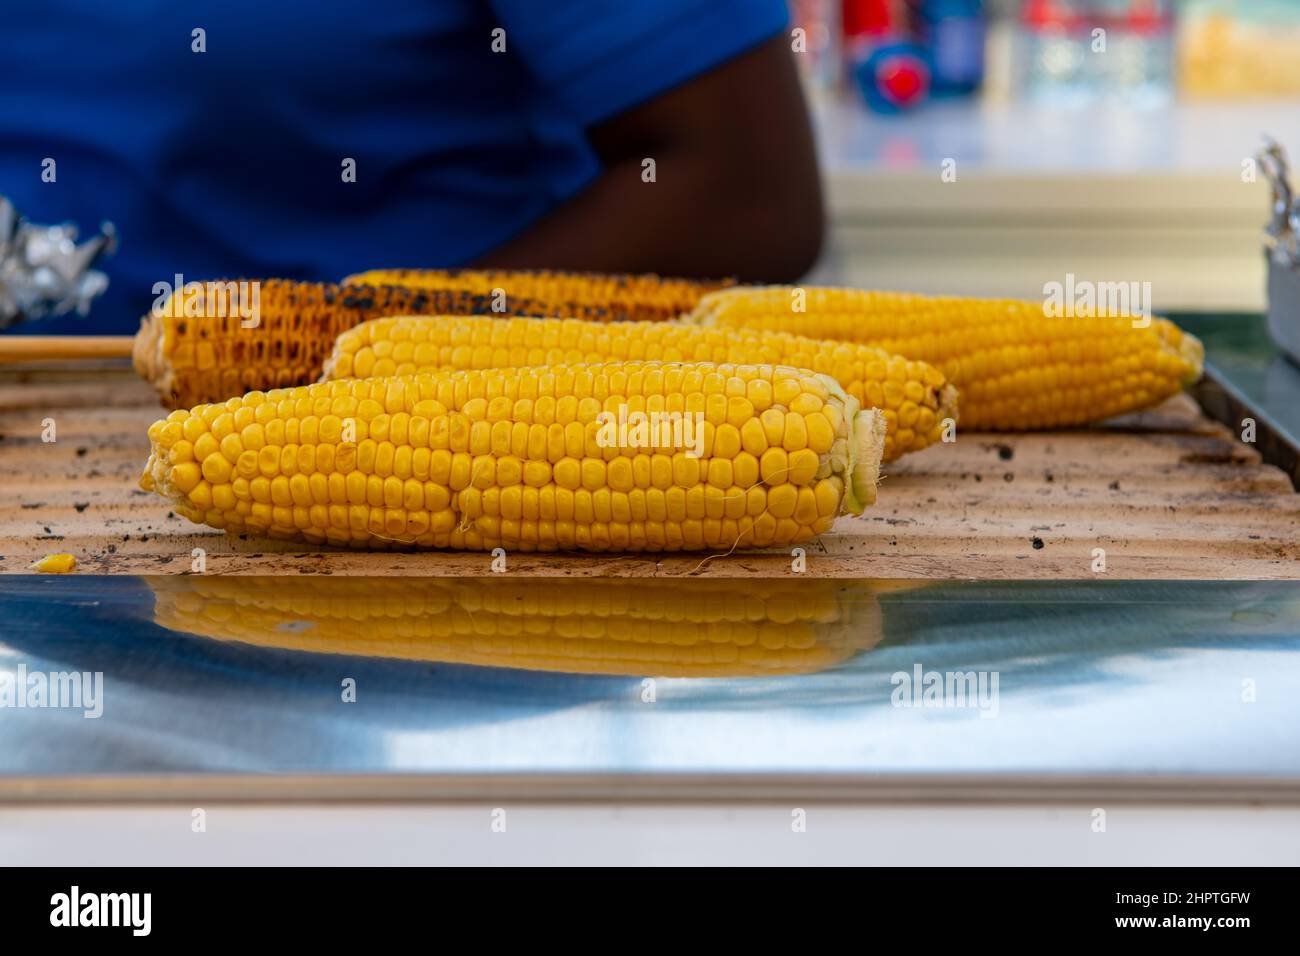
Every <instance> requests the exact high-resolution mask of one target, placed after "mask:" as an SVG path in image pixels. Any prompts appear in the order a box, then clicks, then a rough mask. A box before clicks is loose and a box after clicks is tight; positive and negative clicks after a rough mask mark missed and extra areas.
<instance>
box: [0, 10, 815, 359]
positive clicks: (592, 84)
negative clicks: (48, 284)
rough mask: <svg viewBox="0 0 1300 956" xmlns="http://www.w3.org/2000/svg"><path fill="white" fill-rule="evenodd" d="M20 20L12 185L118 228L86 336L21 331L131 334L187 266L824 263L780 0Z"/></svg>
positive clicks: (98, 14) (238, 270)
mask: <svg viewBox="0 0 1300 956" xmlns="http://www.w3.org/2000/svg"><path fill="white" fill-rule="evenodd" d="M4 20H5V23H4V27H3V29H0V62H3V63H4V64H5V66H4V69H3V70H2V71H0V194H3V195H7V196H8V197H9V198H10V199H11V200H12V201H13V203H14V205H15V206H16V207H17V209H18V210H19V211H20V212H21V213H22V214H23V215H25V216H26V217H27V218H29V219H30V220H32V221H34V222H38V223H45V224H48V223H54V222H59V221H63V220H70V221H73V222H76V223H78V224H79V225H80V226H81V227H82V231H83V235H84V234H86V233H88V232H91V231H93V230H94V229H95V228H96V227H97V226H98V224H99V223H100V222H101V221H102V220H110V221H112V222H113V223H114V224H115V225H116V227H117V231H118V234H119V236H120V247H119V250H118V252H117V254H116V255H115V256H114V257H113V258H110V259H108V260H106V261H105V262H104V263H103V264H102V265H101V266H100V268H102V269H104V270H105V271H107V272H108V274H109V276H110V287H109V290H108V292H107V293H106V294H105V296H104V297H103V299H102V300H99V301H97V302H96V303H95V305H94V308H93V310H92V313H91V316H90V317H89V318H88V319H81V318H78V317H75V316H63V317H61V318H57V319H48V320H44V321H39V322H29V323H26V325H25V326H24V327H23V330H24V331H28V332H33V333H50V332H63V331H76V332H92V331H130V330H132V329H133V328H134V326H135V323H136V321H137V319H138V317H139V316H140V315H141V314H143V312H144V311H146V310H147V308H148V307H149V304H150V303H151V302H152V300H153V293H152V291H151V290H152V287H153V285H154V284H155V283H157V282H171V281H172V280H173V277H174V276H175V275H176V274H178V273H179V274H182V275H183V276H184V277H185V279H186V281H191V280H196V279H197V280H202V279H206V278H216V277H236V276H243V277H259V276H285V277H290V278H299V279H314V280H324V281H338V280H339V279H340V278H342V277H343V276H345V275H347V274H349V273H353V272H358V271H361V270H363V269H367V268H378V267H449V266H459V265H481V266H497V267H508V268H532V267H547V268H558V269H579V270H585V269H591V270H602V271H634V272H636V271H653V272H659V273H662V274H671V275H689V276H726V275H735V276H739V277H740V278H742V279H754V280H769V281H783V280H792V279H795V278H797V277H798V276H799V275H800V274H802V273H803V272H804V271H806V270H807V269H808V268H809V267H810V266H811V264H812V263H813V261H814V260H815V258H816V256H817V253H818V250H819V248H820V243H821V236H822V226H823V214H822V198H821V191H820V185H819V182H818V175H817V165H816V158H815V154H814V148H813V144H812V137H811V134H810V130H809V123H808V116H807V112H806V108H805V104H804V101H803V96H802V91H801V89H800V86H799V83H798V79H797V76H796V71H795V67H794V63H793V54H792V52H791V43H790V35H789V32H788V30H787V29H786V24H787V10H786V6H785V3H784V0H545V2H543V0H370V2H367V3H365V4H364V5H354V4H342V3H329V2H326V3H320V2H313V3H307V2H305V0H278V2H273V3H267V2H264V0H262V2H254V0H220V2H215V0H212V2H208V0H204V2H194V3H185V4H176V3H172V2H167V0H117V2H114V3H103V2H101V0H14V2H12V3H9V4H6V9H5V16H4ZM50 160H53V161H54V165H53V166H52V167H51V166H50V163H49V161H50ZM646 160H653V161H654V164H653V181H647V179H650V178H651V176H650V172H649V166H648V164H647V163H646V162H645V161H646ZM349 165H351V170H352V172H351V173H349ZM50 168H52V169H53V171H54V176H53V181H47V179H49V178H50V177H49V176H48V175H43V173H44V172H45V171H46V170H47V169H50Z"/></svg>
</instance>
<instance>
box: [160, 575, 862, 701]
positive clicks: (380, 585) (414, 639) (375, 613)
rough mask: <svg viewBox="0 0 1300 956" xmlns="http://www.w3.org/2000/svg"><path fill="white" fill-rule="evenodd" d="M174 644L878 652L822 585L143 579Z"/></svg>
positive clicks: (480, 662)
mask: <svg viewBox="0 0 1300 956" xmlns="http://www.w3.org/2000/svg"><path fill="white" fill-rule="evenodd" d="M149 583H150V586H151V587H152V588H153V590H154V616H155V620H156V621H157V623H158V624H160V625H162V626H163V627H166V628H170V629H172V630H175V631H182V632H185V633H188V634H196V635H200V636H203V637H209V638H216V639H217V640H223V641H239V642H242V643H246V644H256V645H260V646H263V647H276V648H284V649H290V650H296V651H307V652H313V653H321V654H351V655H356V656H365V657H386V658H398V659H403V660H418V661H437V662H442V663H454V664H472V665H477V666H481V667H509V668H516V669H522V670H533V671H557V672H564V673H574V674H619V675H632V676H638V677H651V676H653V677H768V676H779V675H783V674H800V673H811V672H814V671H819V670H823V669H825V668H827V667H830V666H832V665H834V664H836V663H839V662H840V661H842V660H845V659H847V658H848V657H850V656H852V655H853V654H854V653H856V652H857V651H860V650H864V649H866V648H869V647H871V646H873V645H874V644H875V643H876V642H877V641H878V640H879V639H880V611H879V607H878V605H877V604H876V603H875V600H874V597H873V595H872V593H871V591H870V590H868V589H867V588H865V587H862V586H861V585H855V584H846V583H845V582H841V581H835V580H828V579H820V580H819V579H808V580H799V581H787V580H768V579H742V580H724V579H710V578H702V579H698V580H693V581H691V582H690V587H684V586H683V584H682V582H679V581H668V580H635V581H625V580H615V579H581V578H578V579H575V578H558V579H546V578H532V579H510V578H504V579H503V578H500V577H496V578H491V579H483V578H456V579H438V578H433V579H430V578H411V579H394V578H346V577H344V578H339V577H335V578H331V579H329V580H328V581H322V580H315V579H303V578H295V577H288V576H282V577H266V578H257V577H220V576H215V575H214V576H211V577H205V576H185V577H171V578H150V579H149Z"/></svg>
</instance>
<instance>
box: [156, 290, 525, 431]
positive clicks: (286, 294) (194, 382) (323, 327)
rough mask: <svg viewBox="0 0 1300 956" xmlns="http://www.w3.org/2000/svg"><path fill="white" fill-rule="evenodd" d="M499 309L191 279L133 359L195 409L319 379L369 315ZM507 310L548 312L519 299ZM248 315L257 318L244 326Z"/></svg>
mask: <svg viewBox="0 0 1300 956" xmlns="http://www.w3.org/2000/svg"><path fill="white" fill-rule="evenodd" d="M254 297H255V298H254ZM244 299H249V300H252V301H244ZM497 307H499V303H495V302H494V301H493V300H492V299H491V298H490V297H487V296H480V295H475V294H473V293H470V292H466V291H463V290H450V291H449V290H446V289H431V288H426V289H414V288H397V287H383V286H376V285H361V286H337V285H329V284H322V283H311V282H290V281H288V280H286V279H263V280H251V281H239V282H213V283H194V284H192V285H187V286H186V287H185V288H184V289H182V290H180V291H179V292H178V293H174V294H173V295H172V297H170V298H169V299H168V300H167V301H166V302H164V303H163V304H162V305H161V306H160V307H159V308H158V309H156V310H154V311H152V312H150V314H148V315H146V316H145V317H144V318H143V319H141V321H140V331H139V332H138V333H137V334H136V337H135V343H134V347H133V359H134V363H135V368H136V371H137V372H138V373H139V374H140V375H141V377H143V378H144V379H145V381H147V382H149V383H150V384H151V385H153V386H154V388H155V389H156V390H157V391H158V395H159V397H160V398H161V400H162V403H163V405H165V406H167V407H168V408H189V407H190V406H192V405H196V404H198V403H199V402H219V401H225V400H226V399H227V398H229V397H230V396H231V395H241V394H243V393H244V392H247V391H252V390H253V389H267V388H281V387H284V386H288V385H305V384H307V383H308V382H311V381H314V380H315V379H316V378H317V377H318V376H319V375H320V369H321V363H322V362H324V360H325V357H326V356H327V355H329V353H330V349H331V348H332V347H333V345H334V339H335V338H336V337H337V336H338V334H339V333H340V332H342V331H344V330H345V329H349V328H351V327H352V326H354V325H356V324H358V323H359V322H364V321H365V320H367V319H372V318H376V317H378V316H383V315H400V314H404V313H410V312H412V311H417V312H420V311H429V310H435V311H446V312H447V313H449V314H451V315H477V314H484V313H491V312H492V311H493V309H494V308H497ZM509 307H510V308H513V309H515V310H517V314H521V315H544V314H546V313H545V311H544V309H543V307H542V306H540V305H538V304H536V303H532V302H528V301H526V300H523V299H515V300H513V301H511V302H510V303H509ZM245 315H254V316H255V319H250V320H246V319H245ZM245 321H249V322H250V323H251V322H255V324H251V327H248V328H245V327H244V322H245Z"/></svg>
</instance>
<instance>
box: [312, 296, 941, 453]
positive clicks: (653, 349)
mask: <svg viewBox="0 0 1300 956" xmlns="http://www.w3.org/2000/svg"><path fill="white" fill-rule="evenodd" d="M629 359H631V360H636V361H646V360H650V361H663V362H734V363H737V364H754V365H759V364H769V363H779V364H781V365H792V366H794V367H796V368H806V369H810V370H812V371H814V372H819V373H822V374H825V375H829V376H831V377H832V378H833V379H835V380H836V381H837V382H839V383H840V384H841V385H842V386H844V390H845V391H846V392H848V393H849V394H850V395H852V396H853V397H854V398H856V399H857V400H858V401H859V402H860V403H861V404H862V405H863V407H866V408H878V409H880V411H881V412H882V414H883V415H884V416H885V422H886V425H887V431H886V438H885V453H884V460H885V461H892V460H894V459H895V458H897V457H898V456H899V455H902V454H903V453H904V452H908V451H919V450H921V449H922V448H925V447H926V446H927V445H931V444H933V443H934V442H937V441H939V440H941V438H942V436H943V430H944V419H946V418H954V419H955V417H956V413H957V410H956V389H954V388H952V386H950V385H948V384H947V383H946V382H945V380H944V377H943V375H942V374H941V373H940V372H939V370H938V369H936V368H933V367H932V366H929V365H926V364H925V363H924V362H913V361H910V360H908V359H905V358H902V357H900V356H897V355H890V354H889V353H888V352H884V351H881V350H880V349H875V348H871V347H870V346H867V345H857V344H854V343H850V342H833V341H819V340H817V339H806V338H803V337H802V336H797V335H789V334H786V333H781V332H750V331H746V330H743V329H705V328H699V327H696V326H692V325H680V324H678V323H675V322H641V323H633V322H615V323H604V322H584V321H581V320H578V319H520V318H512V319H505V318H502V319H491V318H474V317H469V316H455V317H452V316H438V317H431V316H416V317H412V316H407V317H402V318H385V319H375V320H373V321H371V322H365V323H363V324H361V325H359V326H357V327H356V328H354V329H349V330H348V331H346V332H344V333H343V334H342V335H340V336H339V338H338V342H337V343H336V344H335V346H334V352H333V354H332V355H331V356H330V357H329V358H328V359H326V360H325V377H326V378H353V377H356V378H369V377H371V376H388V375H409V374H411V373H413V372H429V371H439V370H448V369H469V368H478V369H488V368H519V367H528V366H543V365H559V364H565V365H567V364H575V363H582V362H609V361H615V360H618V361H625V360H629Z"/></svg>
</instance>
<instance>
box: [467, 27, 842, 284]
mask: <svg viewBox="0 0 1300 956" xmlns="http://www.w3.org/2000/svg"><path fill="white" fill-rule="evenodd" d="M587 136H588V139H589V140H590V142H591V144H592V146H593V148H594V149H595V151H596V153H597V154H598V155H599V157H600V159H601V162H602V165H603V166H604V170H603V172H602V173H601V175H600V176H599V177H598V178H597V179H596V180H595V181H594V182H593V183H592V184H591V185H590V186H589V187H587V188H586V189H585V190H583V191H582V192H581V193H579V194H578V195H577V196H575V197H573V198H572V199H570V200H569V201H568V202H566V203H565V204H563V205H562V206H560V207H559V208H557V209H555V210H554V211H553V212H551V213H550V214H548V215H547V216H546V217H545V218H543V219H542V220H540V221H539V222H537V223H536V224H534V225H533V226H532V227H531V228H529V229H528V230H527V231H526V232H524V233H522V234H520V235H518V236H516V237H515V238H514V239H512V240H510V241H509V242H507V243H506V244H505V245H503V246H501V247H499V248H497V249H494V250H493V251H492V252H491V253H489V254H488V255H487V256H485V257H483V258H482V259H481V260H480V261H479V262H478V263H476V265H479V266H484V267H496V268H512V269H523V268H550V269H574V270H594V271H599V272H657V273H659V274H661V275H675V276H737V277H739V278H740V279H741V280H743V281H764V282H789V281H793V280H795V279H797V278H799V277H800V276H801V275H803V274H804V273H805V272H807V271H808V269H809V268H810V267H811V266H812V264H813V262H814V261H815V260H816V258H817V254H818V252H819V251H820V249H821V242H822V230H823V225H824V214H823V210H822V194H821V183H820V180H819V177H818V173H817V158H816V154H815V151H814V147H813V140H812V132H811V130H810V128H809V123H808V111H807V108H806V106H805V104H804V99H803V91H802V89H801V88H800V86H799V79H798V76H797V74H796V72H795V66H794V61H793V55H792V53H791V51H790V41H789V37H787V36H785V35H784V34H781V35H778V36H776V37H774V38H772V39H771V40H769V41H768V42H766V43H763V44H762V45H760V46H758V47H756V48H754V49H753V50H750V51H749V52H747V53H744V54H742V55H740V56H739V57H736V58H735V59H733V60H731V61H729V62H727V63H725V64H723V65H721V66H719V67H717V68H716V69H714V70H711V71H710V72H708V73H705V74H703V75H701V76H698V77H696V78H695V79H693V80H690V81H689V82H687V83H685V84H684V85H682V86H680V87H677V88H676V89H673V90H670V91H668V92H667V93H664V94H663V95H662V96H659V97H657V98H656V99H653V100H650V101H649V102H646V103H643V104H641V105H639V106H636V107H634V108H632V109H631V110H628V111H627V112H626V113H623V114H621V115H619V116H616V117H614V118H612V119H610V120H607V121H605V122H603V123H601V124H600V125H598V126H595V127H592V128H591V129H589V130H588V131H587ZM646 158H651V159H654V161H655V165H656V168H655V176H656V181H655V182H650V183H647V182H643V181H642V161H643V160H645V159H646Z"/></svg>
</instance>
